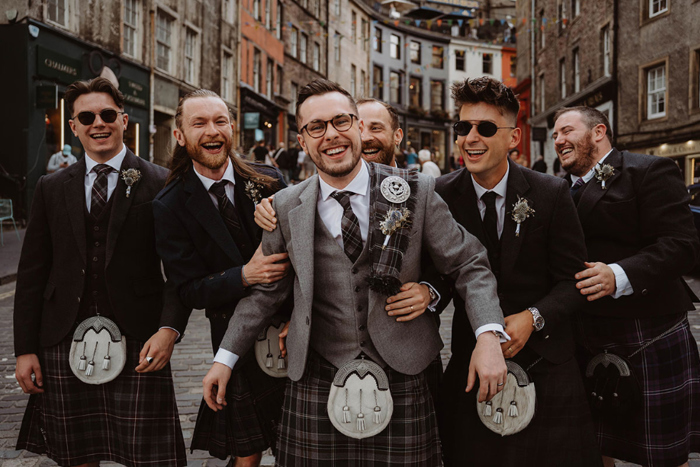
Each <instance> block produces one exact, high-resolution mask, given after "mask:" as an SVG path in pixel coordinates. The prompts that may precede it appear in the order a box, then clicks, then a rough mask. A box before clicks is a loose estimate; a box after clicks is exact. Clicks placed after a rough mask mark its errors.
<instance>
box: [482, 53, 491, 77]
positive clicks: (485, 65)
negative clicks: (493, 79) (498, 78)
mask: <svg viewBox="0 0 700 467" xmlns="http://www.w3.org/2000/svg"><path fill="white" fill-rule="evenodd" d="M493 59H494V54H493V52H482V54H481V73H482V74H484V75H492V76H493V71H494V70H493V69H494V66H493V65H494V63H493Z"/></svg>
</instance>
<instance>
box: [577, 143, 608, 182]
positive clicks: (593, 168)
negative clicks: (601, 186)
mask: <svg viewBox="0 0 700 467" xmlns="http://www.w3.org/2000/svg"><path fill="white" fill-rule="evenodd" d="M611 152H612V149H611V150H610V151H608V153H607V154H605V155H604V156H603V157H601V158H600V160H599V161H598V163H597V164H596V165H601V164H602V163H603V161H604V160H605V159H607V158H608V156H609V155H610V153H611ZM596 165H594V166H593V167H591V170H589V171H588V173H586V175H584V176H583V177H579V176H578V175H574V174H571V184H572V185H573V184H574V183H576V181H577V180H578V179H579V178H583V182H584V183H588V182H589V181H590V180H591V178H593V175H594V174H595V168H596Z"/></svg>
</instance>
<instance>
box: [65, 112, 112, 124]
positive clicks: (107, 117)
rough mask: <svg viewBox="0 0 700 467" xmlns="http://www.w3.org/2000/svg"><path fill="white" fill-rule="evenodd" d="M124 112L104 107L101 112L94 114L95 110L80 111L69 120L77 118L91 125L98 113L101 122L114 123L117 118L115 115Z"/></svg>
mask: <svg viewBox="0 0 700 467" xmlns="http://www.w3.org/2000/svg"><path fill="white" fill-rule="evenodd" d="M123 113H124V112H117V111H116V110H113V109H104V110H103V111H102V112H100V113H98V114H95V112H88V111H85V112H80V113H79V114H78V115H76V116H75V117H73V118H72V119H71V120H74V119H76V118H77V119H78V120H79V121H80V123H82V124H83V125H92V124H93V123H94V122H95V116H96V115H99V116H100V118H101V119H102V121H103V122H105V123H114V121H115V120H116V119H117V115H119V114H123Z"/></svg>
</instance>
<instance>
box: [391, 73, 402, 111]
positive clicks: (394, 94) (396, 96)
mask: <svg viewBox="0 0 700 467" xmlns="http://www.w3.org/2000/svg"><path fill="white" fill-rule="evenodd" d="M389 102H390V103H391V104H395V105H401V73H399V72H398V71H390V72H389Z"/></svg>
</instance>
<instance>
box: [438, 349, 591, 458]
mask: <svg viewBox="0 0 700 467" xmlns="http://www.w3.org/2000/svg"><path fill="white" fill-rule="evenodd" d="M528 350H529V349H528V348H527V347H526V348H525V350H523V351H522V352H521V353H526V351H528ZM529 352H530V354H531V356H529V358H527V359H526V360H525V361H528V362H532V361H534V360H535V359H536V358H537V355H536V354H534V352H532V351H529ZM519 356H520V355H518V356H516V360H517V357H519ZM519 363H521V362H519ZM527 366H528V365H524V367H525V368H526V367H527ZM468 368H469V359H468V358H459V357H458V358H454V357H453V359H452V360H451V361H450V363H449V364H448V366H447V370H446V371H445V378H444V381H445V383H444V388H443V394H444V401H443V403H442V409H443V413H442V414H441V417H440V420H441V423H442V425H441V427H440V433H441V435H442V440H443V450H444V453H445V465H446V466H454V467H457V466H459V467H462V466H465V465H469V466H475V467H481V466H493V467H521V466H533V467H535V466H536V467H545V466H551V467H560V466H563V465H565V466H567V467H569V466H570V467H575V466H579V467H588V466H596V467H597V466H602V460H601V457H600V452H599V450H598V446H597V444H596V439H595V436H594V431H593V422H592V419H591V414H590V410H589V408H588V402H587V400H586V398H585V394H584V389H583V382H582V380H581V375H580V373H579V369H578V365H577V364H576V360H575V359H574V358H571V359H570V360H569V361H567V362H564V363H561V364H557V365H555V364H553V363H551V362H548V361H547V360H541V361H540V362H539V363H537V364H536V365H535V366H533V367H532V368H531V369H530V370H529V371H528V373H529V374H530V377H531V378H532V381H533V382H534V383H535V391H536V397H537V406H536V407H537V408H536V412H535V416H534V417H533V419H532V421H531V422H530V425H528V427H527V428H525V429H524V430H523V431H521V432H520V433H516V434H514V435H510V436H505V437H501V436H500V435H498V434H496V433H493V432H492V431H490V430H489V429H487V428H486V427H485V426H484V425H483V423H481V420H480V419H479V416H478V414H477V408H476V399H477V395H478V390H479V388H478V386H477V387H475V388H474V389H472V390H471V391H470V392H469V393H466V392H465V391H464V389H465V388H466V386H467V374H468Z"/></svg>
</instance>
